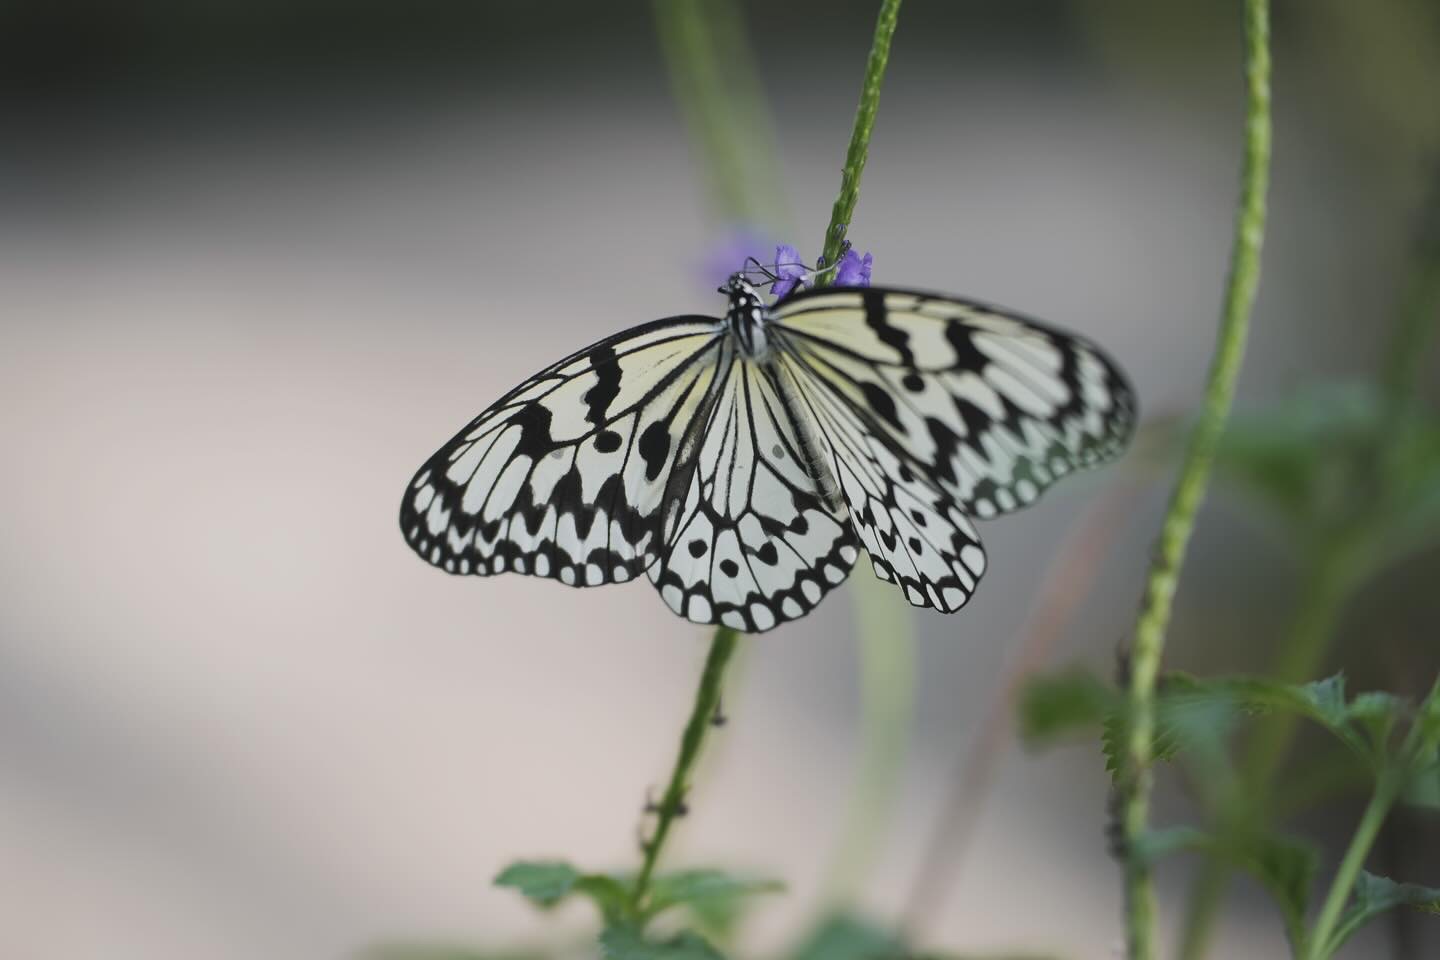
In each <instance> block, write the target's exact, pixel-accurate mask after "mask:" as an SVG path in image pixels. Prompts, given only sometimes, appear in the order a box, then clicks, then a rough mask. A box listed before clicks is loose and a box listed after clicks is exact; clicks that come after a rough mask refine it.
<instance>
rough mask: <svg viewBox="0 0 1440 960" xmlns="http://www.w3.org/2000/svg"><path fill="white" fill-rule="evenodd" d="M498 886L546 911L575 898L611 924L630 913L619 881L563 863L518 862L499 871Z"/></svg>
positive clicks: (554, 861)
mask: <svg viewBox="0 0 1440 960" xmlns="http://www.w3.org/2000/svg"><path fill="white" fill-rule="evenodd" d="M495 886H497V887H510V888H512V889H514V890H518V891H519V892H520V894H521V895H522V896H524V897H525V898H527V899H528V900H530V901H531V902H532V903H534V904H535V905H536V906H538V907H540V908H541V909H543V910H548V909H550V908H551V907H554V906H555V905H556V904H558V903H560V901H562V900H564V899H565V898H566V897H569V896H571V895H572V894H575V895H579V896H583V897H585V898H587V899H588V900H590V901H591V902H592V903H594V904H595V906H596V907H598V908H599V910H600V913H601V915H602V916H603V917H605V919H606V920H607V921H608V922H614V921H618V920H620V919H621V918H623V917H624V916H625V915H626V913H627V912H628V910H629V898H628V894H627V892H626V890H625V888H624V887H623V886H622V885H621V884H620V882H619V881H618V880H616V879H615V878H614V877H608V876H606V875H604V874H602V873H581V872H580V871H578V870H576V869H575V868H574V867H573V866H571V865H570V864H568V863H565V862H564V861H563V860H519V861H516V862H515V863H512V864H510V865H509V866H508V867H506V868H505V869H504V870H501V871H500V873H499V875H498V876H496V877H495Z"/></svg>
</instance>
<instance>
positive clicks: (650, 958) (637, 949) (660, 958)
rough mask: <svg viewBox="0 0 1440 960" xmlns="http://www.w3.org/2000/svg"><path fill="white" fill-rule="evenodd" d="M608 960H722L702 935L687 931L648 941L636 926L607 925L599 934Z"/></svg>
mask: <svg viewBox="0 0 1440 960" xmlns="http://www.w3.org/2000/svg"><path fill="white" fill-rule="evenodd" d="M600 953H601V955H602V956H604V957H606V958H607V960H724V956H723V955H722V954H721V953H720V951H718V950H716V949H715V948H714V947H713V946H711V945H710V943H709V941H707V940H706V939H705V938H704V937H702V936H700V935H699V934H697V933H691V932H690V931H688V930H686V931H683V932H681V933H678V934H676V935H675V936H673V937H671V938H670V939H668V940H647V939H646V938H645V937H644V936H643V935H642V934H641V933H640V930H639V929H638V928H637V927H634V926H631V925H620V926H614V927H609V928H607V929H606V930H605V932H604V933H602V934H600Z"/></svg>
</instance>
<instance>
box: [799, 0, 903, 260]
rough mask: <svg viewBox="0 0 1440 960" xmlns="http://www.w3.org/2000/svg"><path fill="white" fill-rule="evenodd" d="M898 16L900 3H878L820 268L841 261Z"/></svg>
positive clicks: (892, 0) (868, 149)
mask: <svg viewBox="0 0 1440 960" xmlns="http://www.w3.org/2000/svg"><path fill="white" fill-rule="evenodd" d="M899 16H900V0H881V3H880V15H879V16H878V17H877V18H876V20H875V39H874V40H873V41H872V42H871V44H870V58H869V60H868V61H866V64H865V82H864V84H863V85H862V86H861V88H860V106H859V108H858V109H857V110H856V111H855V127H854V129H853V130H852V131H851V132H850V148H849V149H848V150H847V151H846V152H845V167H844V169H843V170H842V171H841V174H840V195H839V196H837V197H836V198H835V206H834V207H833V208H831V210H830V226H829V227H827V228H826V230H825V243H824V247H823V249H824V253H823V254H822V255H821V264H820V266H822V267H828V266H830V265H832V264H833V263H835V261H836V260H838V259H839V258H840V253H841V249H842V247H843V245H844V243H845V232H846V231H847V230H848V229H849V228H850V217H851V216H852V215H853V214H854V213H855V203H856V201H858V200H859V199H860V177H861V175H862V174H863V173H864V172H865V160H866V158H867V157H868V156H869V153H870V133H871V131H872V130H874V128H875V111H876V110H878V109H879V107H880V85H881V83H883V82H884V80H885V66H886V64H888V63H889V62H890V40H891V38H892V37H894V36H895V22H896V20H897V19H899ZM833 277H834V273H833V271H832V272H831V273H822V274H821V275H820V276H818V277H816V278H815V285H816V286H824V285H825V284H828V283H830V282H831V281H832V279H833Z"/></svg>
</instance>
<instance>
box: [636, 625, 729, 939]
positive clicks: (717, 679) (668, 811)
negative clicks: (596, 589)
mask: <svg viewBox="0 0 1440 960" xmlns="http://www.w3.org/2000/svg"><path fill="white" fill-rule="evenodd" d="M738 638H739V634H737V633H736V632H735V631H734V630H732V629H730V628H729V627H717V628H716V629H715V636H714V637H713V638H712V639H711V641H710V654H709V656H707V657H706V658H705V670H704V672H703V673H702V674H701V675H700V686H699V688H698V689H697V690H696V691H695V705H694V706H693V707H692V708H691V710H690V720H689V722H688V723H686V724H685V733H684V734H683V735H682V736H681V737H680V753H679V755H678V756H677V757H676V758H675V769H674V771H673V772H671V774H670V784H669V785H668V786H667V787H666V788H665V795H664V797H662V798H661V800H660V805H659V807H658V808H657V810H656V817H657V819H656V823H655V833H654V835H653V836H652V837H651V838H650V839H649V840H648V841H646V843H645V862H644V864H643V865H642V866H641V867H640V875H639V876H638V877H636V878H635V889H634V890H632V891H631V893H630V905H631V906H632V907H633V908H635V910H636V911H637V912H638V911H639V910H640V909H641V908H642V907H643V905H644V900H645V893H646V890H647V889H648V887H649V886H650V877H651V875H653V874H654V872H655V862H656V861H657V860H658V859H659V858H660V851H661V849H663V848H664V846H665V838H666V837H668V836H669V835H670V826H671V824H673V823H674V822H675V818H676V817H678V816H680V815H681V814H682V813H683V812H684V810H685V796H686V794H687V793H689V790H690V775H691V772H692V771H693V770H694V768H695V761H696V759H697V758H698V757H699V756H700V747H701V746H702V745H703V744H704V742H705V733H706V731H708V730H709V729H710V727H711V726H712V724H713V721H714V718H715V710H716V707H718V706H719V704H720V688H721V685H722V683H723V681H724V679H725V667H726V665H727V664H728V663H729V662H730V657H731V655H732V654H733V653H734V652H735V645H736V642H737V640H738Z"/></svg>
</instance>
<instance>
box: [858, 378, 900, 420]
mask: <svg viewBox="0 0 1440 960" xmlns="http://www.w3.org/2000/svg"><path fill="white" fill-rule="evenodd" d="M860 392H861V393H863V394H865V402H866V403H868V404H869V405H870V409H871V410H873V411H874V412H875V414H876V415H877V416H879V417H880V419H882V420H884V421H885V422H886V423H888V424H890V425H891V426H892V427H894V428H895V429H896V430H902V431H903V430H904V427H902V426H901V425H900V411H899V409H898V408H897V407H896V405H895V398H894V397H893V396H891V394H890V391H888V390H886V389H885V388H884V387H882V386H880V385H879V384H875V383H871V382H869V381H868V380H866V381H861V382H860Z"/></svg>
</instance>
